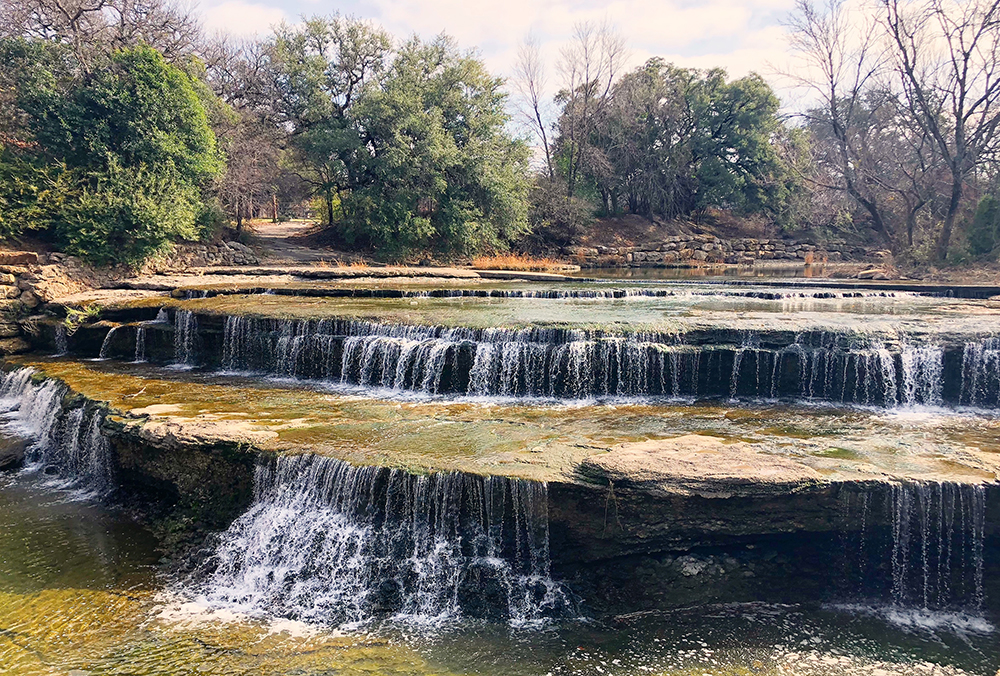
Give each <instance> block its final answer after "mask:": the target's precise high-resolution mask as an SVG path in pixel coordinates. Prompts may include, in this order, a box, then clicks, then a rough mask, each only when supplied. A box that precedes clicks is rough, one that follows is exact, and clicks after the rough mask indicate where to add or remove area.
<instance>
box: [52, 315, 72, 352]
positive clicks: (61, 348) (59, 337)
mask: <svg viewBox="0 0 1000 676" xmlns="http://www.w3.org/2000/svg"><path fill="white" fill-rule="evenodd" d="M55 343H56V352H55V354H54V355H53V356H55V357H61V356H63V355H65V354H68V353H69V336H68V335H67V332H66V325H65V324H62V323H59V324H56V328H55Z"/></svg>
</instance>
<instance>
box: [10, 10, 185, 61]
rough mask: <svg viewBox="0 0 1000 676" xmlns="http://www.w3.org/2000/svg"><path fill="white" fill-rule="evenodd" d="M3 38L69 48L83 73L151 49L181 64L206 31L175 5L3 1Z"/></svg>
mask: <svg viewBox="0 0 1000 676" xmlns="http://www.w3.org/2000/svg"><path fill="white" fill-rule="evenodd" d="M0 37H8V38H16V37H23V38H27V39H37V40H45V41H49V42H60V43H62V44H65V45H68V46H69V47H70V48H71V49H72V51H73V54H74V56H75V57H76V60H77V62H78V63H79V65H80V67H81V68H83V69H84V70H88V71H89V70H90V69H91V68H93V66H94V65H95V63H96V62H98V61H100V59H101V58H102V57H104V56H107V55H108V54H111V53H112V52H114V51H117V50H120V49H124V48H127V47H134V46H137V45H148V46H151V47H153V48H154V49H156V50H157V51H159V52H160V53H161V54H163V55H164V57H165V58H166V59H167V60H168V61H172V62H176V61H179V60H181V59H183V58H184V57H186V56H187V55H189V54H192V53H193V52H195V51H196V47H197V45H198V43H199V41H200V38H201V26H200V25H199V23H198V21H197V19H196V18H195V17H194V16H193V15H192V14H190V13H189V12H188V11H187V10H186V9H184V8H182V7H181V6H180V5H179V4H176V3H174V2H172V1H171V0H0Z"/></svg>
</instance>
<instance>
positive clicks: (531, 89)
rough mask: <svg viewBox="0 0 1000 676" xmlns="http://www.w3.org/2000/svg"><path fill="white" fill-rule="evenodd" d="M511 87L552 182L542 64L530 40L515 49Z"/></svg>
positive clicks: (531, 39) (534, 44)
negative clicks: (537, 142)
mask: <svg viewBox="0 0 1000 676" xmlns="http://www.w3.org/2000/svg"><path fill="white" fill-rule="evenodd" d="M513 83H514V88H515V89H516V90H517V93H518V97H519V99H520V100H519V104H520V106H521V117H522V118H523V119H524V120H525V121H526V122H527V125H528V128H529V129H531V132H532V135H533V136H535V138H536V139H537V141H539V142H540V143H541V144H542V151H543V152H544V153H545V170H546V173H547V175H548V179H549V181H552V180H554V179H555V175H556V172H555V168H554V167H553V165H552V148H551V147H549V127H550V125H551V121H550V119H549V115H548V114H547V111H546V110H545V99H544V97H545V84H546V78H545V64H544V63H542V57H541V54H540V52H539V46H538V40H536V39H534V38H531V37H529V38H527V39H525V41H524V42H522V43H521V45H520V46H518V48H517V61H516V62H515V64H514V79H513Z"/></svg>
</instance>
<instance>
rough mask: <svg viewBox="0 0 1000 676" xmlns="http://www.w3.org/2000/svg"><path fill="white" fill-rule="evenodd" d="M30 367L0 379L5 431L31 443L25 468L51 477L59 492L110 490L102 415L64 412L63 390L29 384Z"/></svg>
mask: <svg viewBox="0 0 1000 676" xmlns="http://www.w3.org/2000/svg"><path fill="white" fill-rule="evenodd" d="M34 375H35V371H33V370H32V369H30V368H22V369H17V370H15V371H10V372H6V373H4V374H3V376H2V378H0V409H2V424H3V425H4V426H5V427H6V429H7V431H8V432H10V433H12V434H15V435H17V436H23V437H27V438H28V439H29V440H30V441H31V445H30V446H29V447H28V450H27V453H26V458H25V461H26V464H27V466H28V468H29V469H35V470H37V471H44V472H45V473H46V474H52V473H54V474H55V476H57V477H58V478H59V480H60V481H59V483H60V484H61V485H63V486H65V487H72V488H79V489H83V490H84V491H86V492H88V493H92V494H104V493H107V492H108V491H110V490H111V489H112V488H113V474H114V471H113V463H112V458H111V448H110V445H109V443H108V440H107V438H106V437H105V436H104V434H103V433H102V432H101V423H102V422H103V420H104V412H103V411H102V410H101V409H99V408H97V407H89V408H88V407H83V406H76V407H71V408H67V407H66V405H65V403H64V398H65V396H66V387H65V386H64V385H62V384H61V383H59V382H57V381H54V380H45V381H43V382H41V383H35V382H33V376H34Z"/></svg>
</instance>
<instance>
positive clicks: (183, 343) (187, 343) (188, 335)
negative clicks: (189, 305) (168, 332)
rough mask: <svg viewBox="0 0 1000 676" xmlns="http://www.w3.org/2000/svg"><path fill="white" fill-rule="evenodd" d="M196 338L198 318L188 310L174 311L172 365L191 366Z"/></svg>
mask: <svg viewBox="0 0 1000 676" xmlns="http://www.w3.org/2000/svg"><path fill="white" fill-rule="evenodd" d="M197 339H198V319H197V318H196V317H195V314H194V313H193V312H191V311H190V310H177V311H176V312H175V313H174V365H175V366H178V367H186V368H191V367H193V366H194V365H195V364H194V359H195V341H197Z"/></svg>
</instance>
